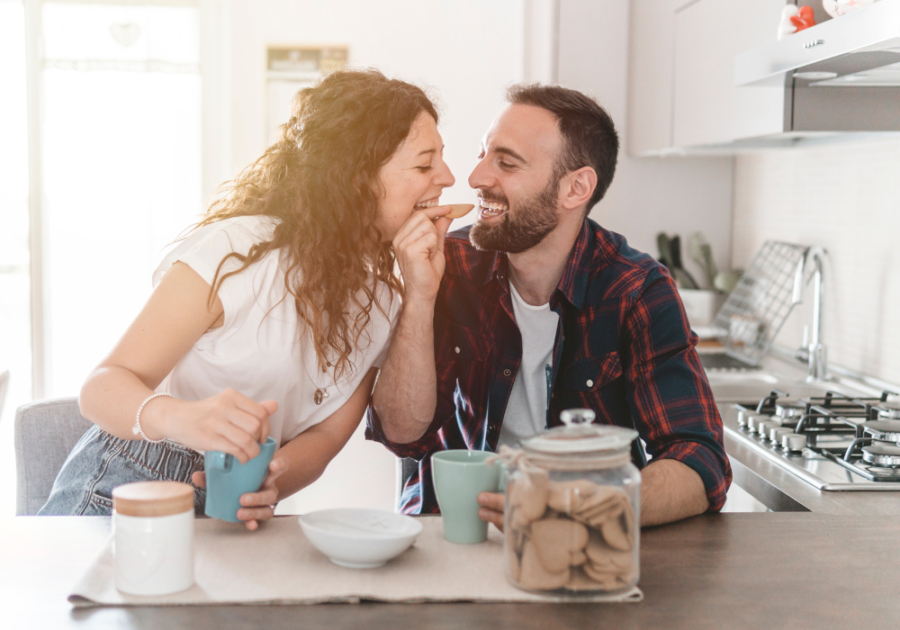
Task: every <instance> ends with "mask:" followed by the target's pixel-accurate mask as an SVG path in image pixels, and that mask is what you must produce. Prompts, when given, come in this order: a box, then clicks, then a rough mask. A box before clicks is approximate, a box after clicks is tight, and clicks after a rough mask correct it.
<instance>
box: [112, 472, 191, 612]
mask: <svg viewBox="0 0 900 630" xmlns="http://www.w3.org/2000/svg"><path fill="white" fill-rule="evenodd" d="M112 495H113V510H114V512H113V529H114V532H115V534H114V541H115V543H114V544H115V563H116V588H118V589H119V590H120V591H122V592H123V593H128V594H131V595H167V594H169V593H177V592H178V591H183V590H185V589H188V588H190V587H191V586H192V585H193V584H194V489H193V487H191V486H190V485H188V484H186V483H178V482H175V481H141V482H138V483H129V484H125V485H122V486H119V487H117V488H116V489H115V490H113V493H112Z"/></svg>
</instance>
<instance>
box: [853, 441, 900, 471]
mask: <svg viewBox="0 0 900 630" xmlns="http://www.w3.org/2000/svg"><path fill="white" fill-rule="evenodd" d="M862 458H863V461H864V462H866V463H867V464H872V465H873V466H878V467H880V468H897V467H900V446H897V445H895V444H888V443H885V442H872V443H871V444H869V445H868V446H863V447H862Z"/></svg>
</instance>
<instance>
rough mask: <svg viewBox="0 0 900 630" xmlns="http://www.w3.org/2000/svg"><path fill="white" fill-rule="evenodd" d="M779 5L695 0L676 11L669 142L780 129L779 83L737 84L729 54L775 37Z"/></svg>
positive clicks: (699, 142) (773, 0)
mask: <svg viewBox="0 0 900 630" xmlns="http://www.w3.org/2000/svg"><path fill="white" fill-rule="evenodd" d="M784 6H785V0H699V2H695V3H693V4H690V5H687V6H684V7H683V8H682V9H681V10H679V11H677V12H676V14H675V23H674V51H673V54H674V69H673V95H672V137H673V144H674V146H676V147H700V146H704V145H714V144H722V143H729V142H734V141H737V140H743V139H747V138H753V137H757V136H764V135H769V134H775V133H780V132H781V131H782V130H783V125H784V115H785V112H784V109H785V106H786V103H785V90H784V87H783V86H779V85H774V86H754V87H743V88H739V87H736V86H735V85H734V58H735V56H736V55H737V54H738V53H741V52H743V51H745V50H749V49H751V48H755V47H757V46H760V45H762V44H766V43H768V42H770V41H773V40H774V39H775V34H776V27H777V25H778V20H779V18H780V16H781V11H782V9H783V8H784ZM787 106H789V103H787Z"/></svg>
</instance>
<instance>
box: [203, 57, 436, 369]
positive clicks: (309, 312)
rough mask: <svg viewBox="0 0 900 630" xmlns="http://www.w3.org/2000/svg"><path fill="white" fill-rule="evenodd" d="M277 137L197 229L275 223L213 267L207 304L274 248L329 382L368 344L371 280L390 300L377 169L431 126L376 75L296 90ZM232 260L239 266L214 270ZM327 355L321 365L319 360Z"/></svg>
mask: <svg viewBox="0 0 900 630" xmlns="http://www.w3.org/2000/svg"><path fill="white" fill-rule="evenodd" d="M291 111H292V116H291V118H290V120H288V122H286V123H285V124H284V125H282V126H281V128H280V138H279V139H278V141H277V142H275V143H274V144H272V146H270V147H269V148H268V149H266V151H265V153H263V155H262V157H260V158H259V159H258V160H256V161H255V162H254V163H253V164H251V165H250V166H248V167H247V168H246V169H244V171H243V172H241V174H240V175H238V177H237V178H235V179H234V180H233V181H231V182H228V183H226V184H223V185H222V186H221V187H220V188H219V191H218V193H217V198H216V199H215V200H214V201H213V203H212V204H211V205H210V208H209V210H208V212H207V215H206V217H205V218H204V219H203V220H202V221H201V222H200V223H199V224H198V225H197V227H199V226H202V225H206V224H209V223H213V222H215V221H221V220H223V219H228V218H231V217H237V216H247V215H267V216H273V217H278V218H279V219H280V222H279V223H278V225H277V227H276V228H275V231H274V234H273V237H272V240H271V241H267V242H262V243H259V244H257V245H254V246H253V247H252V248H251V249H250V251H249V252H248V254H247V255H246V256H243V255H241V254H237V253H231V254H229V255H228V256H226V257H225V258H224V259H223V260H222V262H221V263H220V264H219V267H218V269H217V270H216V275H215V277H214V279H213V284H212V287H211V289H210V297H209V299H210V303H212V301H213V300H214V299H215V296H216V294H217V293H218V290H219V288H220V287H221V286H222V283H223V282H224V281H225V280H227V279H228V277H229V276H232V275H234V274H237V273H240V272H241V271H243V270H244V269H246V268H247V267H249V266H250V265H251V264H253V263H254V262H256V261H258V260H260V259H261V258H262V257H263V256H265V255H266V254H267V253H269V252H271V251H273V250H277V249H281V248H283V255H284V256H285V257H286V260H287V267H288V268H287V272H286V273H285V277H284V285H285V288H286V289H287V291H288V293H289V294H290V295H291V296H293V298H294V302H295V304H296V310H297V316H298V317H299V318H300V320H301V321H303V322H304V323H306V325H307V328H308V329H309V332H310V334H311V338H312V341H313V344H314V347H315V351H316V356H317V358H318V363H319V367H320V369H322V370H323V371H327V370H328V369H329V368H333V369H334V377H335V379H338V378H340V377H341V375H343V374H344V373H346V372H347V371H348V370H352V369H353V368H354V366H353V364H352V362H351V360H350V355H351V353H352V352H353V351H354V349H357V348H360V347H361V344H360V342H361V341H362V340H364V339H366V340H367V339H368V336H367V332H366V328H367V326H368V324H369V322H370V320H371V312H372V309H373V306H374V307H376V308H377V309H378V310H379V311H380V312H381V313H382V315H384V316H385V317H387V314H386V313H385V311H384V309H383V308H382V306H381V304H380V303H379V301H378V300H377V298H376V288H377V284H378V282H379V281H381V282H384V283H386V284H387V285H388V286H389V287H390V288H391V289H392V290H394V291H395V292H397V293H398V294H399V293H400V291H401V283H400V279H399V278H398V276H397V275H396V272H395V266H394V253H393V250H392V249H391V244H390V242H385V241H384V237H383V234H382V233H381V231H380V230H379V228H378V226H377V219H378V200H379V199H380V198H381V197H382V196H383V194H384V190H383V188H382V185H381V182H380V181H379V179H378V171H379V169H380V168H381V167H382V166H383V165H384V164H385V163H386V162H387V161H388V160H389V159H390V158H391V156H392V155H393V154H394V152H395V151H396V150H397V148H398V147H399V146H400V144H401V143H402V142H403V141H404V140H405V139H406V137H407V136H408V135H409V131H410V128H411V126H412V124H413V122H414V121H415V120H416V118H417V117H418V116H419V115H420V114H421V113H422V112H428V113H429V114H430V115H431V116H432V117H434V120H435V122H437V120H438V114H437V111H436V110H435V107H434V105H433V104H432V102H431V101H430V100H429V98H428V97H427V96H426V94H425V92H423V91H422V90H421V89H420V88H418V87H416V86H414V85H411V84H409V83H405V82H403V81H399V80H396V79H388V78H387V77H385V76H384V75H383V74H382V73H381V72H379V71H377V70H347V71H340V72H334V73H332V74H329V75H328V76H326V77H325V78H324V79H322V80H321V81H320V82H319V83H318V84H317V85H315V86H313V87H308V88H304V89H302V90H300V91H299V92H298V93H297V94H296V96H295V97H294V100H293V103H292V109H291ZM231 257H235V258H237V259H238V260H239V261H241V263H242V266H241V267H240V268H239V269H237V270H235V271H230V272H228V273H223V274H221V275H220V272H221V271H222V265H223V264H224V263H225V261H227V260H228V259H229V258H231ZM329 355H331V358H329Z"/></svg>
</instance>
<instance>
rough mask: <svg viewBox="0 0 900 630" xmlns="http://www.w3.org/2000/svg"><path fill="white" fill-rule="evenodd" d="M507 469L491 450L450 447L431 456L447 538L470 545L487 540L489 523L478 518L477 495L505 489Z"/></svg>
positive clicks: (432, 470)
mask: <svg viewBox="0 0 900 630" xmlns="http://www.w3.org/2000/svg"><path fill="white" fill-rule="evenodd" d="M505 469H506V466H505V464H504V462H503V460H501V459H499V458H498V457H497V455H495V454H494V453H491V452H488V451H467V450H449V451H439V452H437V453H435V454H433V455H432V456H431V475H432V481H433V482H434V493H435V496H436V497H437V502H438V507H439V508H440V509H441V516H442V521H443V523H444V538H445V539H447V540H448V541H450V542H453V543H461V544H467V545H471V544H476V543H480V542H484V541H485V540H487V529H488V524H487V522H485V521H482V520H481V519H480V518H478V510H479V509H480V507H481V506H480V505H479V504H478V495H479V494H480V493H482V492H503V491H505V490H506V487H505V486H506V475H505Z"/></svg>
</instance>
